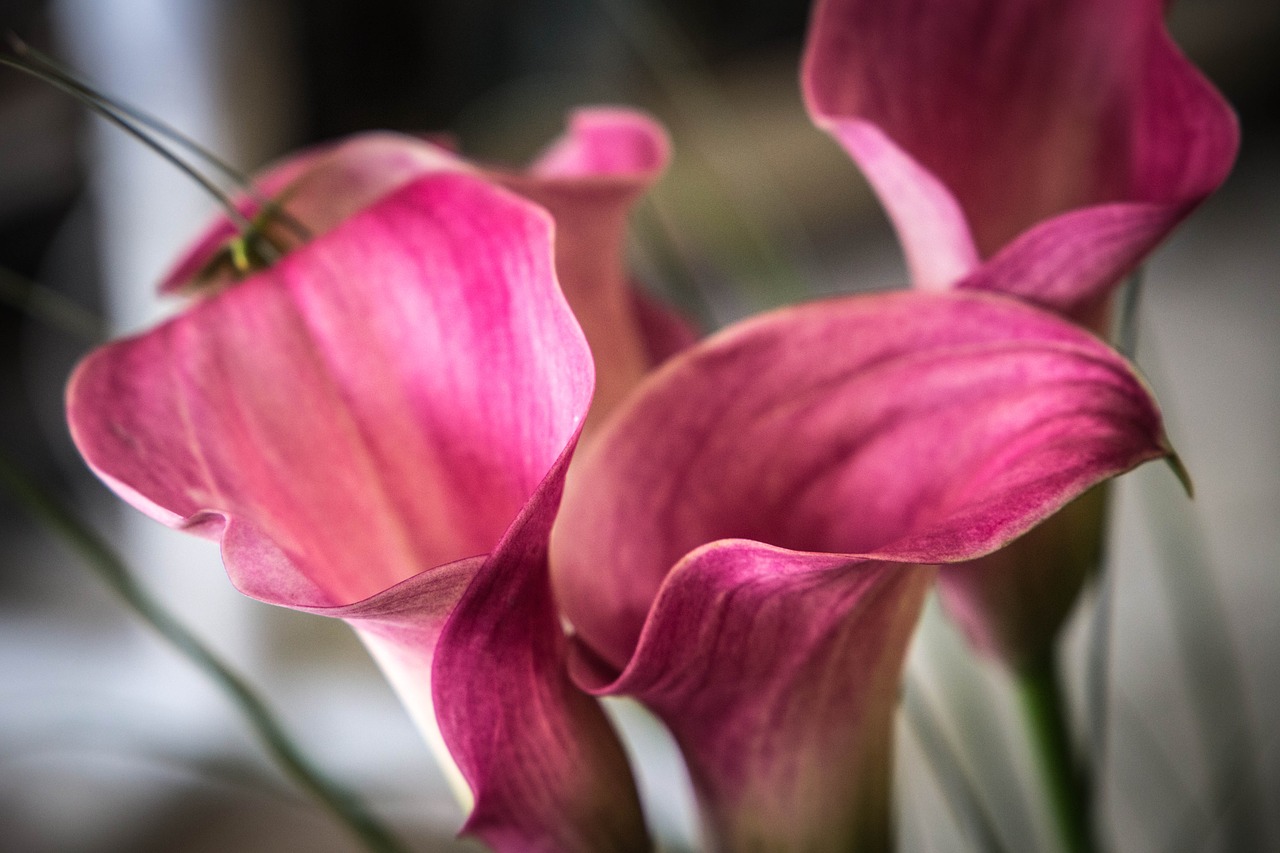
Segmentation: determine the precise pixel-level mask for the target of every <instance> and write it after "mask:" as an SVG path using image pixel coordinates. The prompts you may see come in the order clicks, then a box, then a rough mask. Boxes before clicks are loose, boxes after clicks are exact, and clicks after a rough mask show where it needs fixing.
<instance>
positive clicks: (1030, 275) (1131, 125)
mask: <svg viewBox="0 0 1280 853" xmlns="http://www.w3.org/2000/svg"><path fill="white" fill-rule="evenodd" d="M1166 5H1167V4H1166V3H1165V2H1164V0H1081V2H1072V3H1062V2H1054V1H1053V0H926V2H923V3H910V4H905V3H881V2H876V0H820V2H818V4H817V7H816V9H815V10H814V14H813V20H812V24H811V27H810V31H809V38H808V44H807V49H806V55H805V60H804V71H803V88H804V93H805V98H806V101H807V103H808V107H809V112H810V114H811V115H812V116H813V118H814V120H815V121H816V122H817V123H818V124H819V125H820V126H821V127H823V128H825V129H826V130H827V131H829V132H830V133H831V134H832V135H834V136H835V137H836V139H837V140H839V142H840V143H841V144H842V145H843V146H844V147H845V148H846V149H847V150H848V152H849V153H850V154H851V155H852V156H853V158H854V159H855V160H856V161H857V162H858V164H859V165H860V166H861V168H862V169H863V171H864V172H865V173H866V175H867V178H868V179H869V180H870V182H871V184H872V185H873V187H874V188H875V189H876V192H877V193H878V194H879V196H880V199H881V200H882V202H883V203H884V205H885V207H886V208H887V209H888V212H889V215H890V217H891V218H892V219H893V222H894V224H895V226H896V228H897V231H898V235H899V237H900V239H901V240H902V243H903V246H904V248H905V251H906V255H907V261H908V266H909V267H910V270H911V276H912V279H913V280H914V281H915V283H916V284H917V285H919V286H922V287H927V288H933V289H942V288H949V287H960V288H974V289H991V290H998V291H1001V292H1005V293H1010V294H1013V295H1016V296H1019V297H1021V298H1023V299H1026V300H1028V301H1031V302H1033V303H1036V304H1039V305H1042V306H1045V307H1048V308H1050V309H1052V310H1055V311H1059V312H1061V313H1064V314H1067V315H1069V316H1072V317H1074V318H1076V319H1077V320H1079V321H1082V322H1086V323H1090V324H1096V323H1098V322H1099V321H1100V317H1099V312H1100V309H1101V308H1102V307H1103V305H1104V303H1105V301H1106V298H1107V296H1108V295H1109V294H1110V292H1111V290H1112V289H1113V287H1114V286H1115V285H1116V284H1117V282H1119V281H1120V279H1121V278H1122V277H1123V276H1124V275H1125V274H1126V273H1127V272H1128V271H1129V270H1131V269H1133V268H1134V267H1135V266H1136V265H1137V264H1138V263H1139V262H1140V261H1141V260H1142V258H1144V257H1145V256H1146V255H1147V254H1148V253H1149V252H1150V251H1151V250H1152V249H1153V248H1154V247H1155V246H1156V245H1157V244H1158V243H1159V242H1160V241H1161V240H1162V239H1163V238H1164V237H1165V236H1166V235H1167V234H1168V233H1169V232H1170V230H1172V229H1173V227H1174V226H1175V225H1177V224H1178V222H1180V221H1181V220H1182V219H1183V217H1185V216H1186V215H1187V214H1188V213H1189V212H1190V211H1191V210H1192V209H1194V208H1195V207H1196V206H1197V205H1198V204H1199V203H1200V202H1201V201H1203V200H1204V199H1205V197H1206V196H1208V195H1209V194H1210V193H1212V192H1213V191H1214V190H1215V189H1216V188H1217V187H1218V186H1219V185H1220V184H1221V183H1222V181H1223V180H1224V179H1225V178H1226V176H1227V173H1228V171H1229V170H1230V168H1231V164H1232V161H1233V160H1234V158H1235V152H1236V149H1237V147H1238V142H1239V132H1238V128H1237V125H1236V121H1235V116H1234V114H1233V113H1232V111H1231V109H1230V107H1229V106H1228V105H1227V104H1226V102H1225V101H1224V100H1223V99H1222V97H1221V96H1220V95H1219V94H1218V93H1217V92H1216V91H1215V90H1214V89H1213V87H1212V86H1211V85H1210V84H1209V83H1208V82H1207V81H1206V80H1205V79H1204V78H1203V77H1202V76H1201V75H1200V74H1199V72H1197V71H1196V69H1195V68H1194V67H1193V66H1192V65H1191V64H1190V63H1189V62H1188V61H1187V60H1186V58H1184V57H1183V56H1182V54H1181V53H1179V51H1178V49H1177V47H1176V46H1175V45H1174V43H1173V41H1172V40H1171V39H1170V37H1169V34H1168V32H1167V31H1166V29H1165V24H1164V12H1165V6H1166ZM981 264H985V265H986V266H987V269H985V270H984V271H983V273H982V274H981V275H975V274H974V271H975V269H976V268H977V267H978V266H979V265H981Z"/></svg>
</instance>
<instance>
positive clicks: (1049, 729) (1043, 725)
mask: <svg viewBox="0 0 1280 853" xmlns="http://www.w3.org/2000/svg"><path fill="white" fill-rule="evenodd" d="M1016 677H1017V687H1018V699H1019V702H1020V705H1021V709H1022V715H1023V720H1024V722H1025V723H1026V726H1027V734H1028V735H1029V737H1030V739H1031V746H1032V749H1033V751H1034V753H1035V756H1034V757H1035V761H1036V765H1037V769H1038V770H1039V773H1040V777H1041V781H1042V783H1043V785H1044V791H1045V794H1046V796H1047V797H1048V798H1049V808H1050V811H1051V812H1052V816H1053V821H1054V824H1055V827H1056V829H1057V832H1058V837H1059V838H1060V839H1061V841H1062V846H1063V848H1064V849H1065V850H1068V851H1070V853H1092V851H1093V849H1094V847H1093V838H1092V834H1091V833H1090V831H1089V809H1088V796H1087V791H1086V789H1085V788H1086V786H1085V784H1084V778H1083V776H1082V775H1081V774H1080V772H1079V770H1078V768H1077V766H1076V763H1075V758H1074V756H1073V754H1072V750H1071V736H1070V733H1069V732H1068V730H1067V720H1066V714H1065V713H1064V708H1063V702H1062V699H1063V697H1062V692H1061V690H1060V688H1059V680H1058V666H1057V662H1056V660H1055V659H1054V656H1053V653H1052V652H1049V653H1047V654H1045V655H1043V656H1042V657H1041V658H1040V659H1038V660H1036V661H1033V662H1032V663H1031V664H1029V665H1027V666H1025V667H1023V668H1022V669H1021V670H1020V671H1019V672H1018V673H1017V676H1016Z"/></svg>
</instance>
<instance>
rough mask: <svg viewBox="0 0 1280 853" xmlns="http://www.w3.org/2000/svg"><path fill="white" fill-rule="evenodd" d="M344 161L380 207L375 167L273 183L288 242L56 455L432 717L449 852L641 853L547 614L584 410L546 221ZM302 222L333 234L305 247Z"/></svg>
mask: <svg viewBox="0 0 1280 853" xmlns="http://www.w3.org/2000/svg"><path fill="white" fill-rule="evenodd" d="M358 144H359V145H361V146H365V148H364V149H362V150H365V151H366V152H367V151H368V150H372V151H375V152H377V154H378V157H382V156H383V155H387V154H390V155H392V156H391V161H392V162H394V163H399V164H401V165H405V166H406V167H407V168H406V169H405V170H404V172H405V173H406V174H407V176H408V177H407V178H406V180H404V181H401V180H396V181H387V180H385V178H386V176H387V174H388V172H386V171H379V169H380V168H382V167H385V166H386V165H387V163H386V162H385V161H377V158H374V160H372V161H371V160H369V159H365V160H357V166H358V168H354V169H348V170H346V171H345V172H344V171H342V170H335V169H332V168H327V167H326V169H327V170H326V171H322V172H321V173H319V174H317V175H315V176H310V177H311V179H312V180H314V182H315V184H316V185H317V186H319V185H324V186H327V187H328V189H326V190H325V193H324V196H325V197H327V202H326V200H325V198H322V197H321V196H319V195H316V196H314V197H309V196H308V195H307V193H308V192H309V191H310V190H309V189H308V177H309V176H308V174H307V172H306V169H305V166H304V168H303V169H302V171H301V172H298V173H296V174H295V175H292V176H289V178H288V181H287V182H288V183H290V185H292V186H298V187H299V189H298V194H297V195H296V196H295V200H297V201H298V202H299V208H298V215H299V216H300V217H301V218H303V219H304V221H306V222H307V225H308V227H309V228H310V229H311V230H312V231H313V234H314V237H313V239H311V240H310V241H309V242H307V243H306V244H305V245H302V246H299V247H296V248H294V249H293V250H292V251H290V252H289V253H288V254H286V255H285V256H284V257H283V258H282V259H281V260H279V261H278V262H277V263H276V264H274V265H273V266H271V267H269V268H267V269H265V270H262V271H260V272H257V273H255V274H253V275H251V276H249V277H248V278H246V279H245V280H243V281H239V282H236V283H235V284H233V285H229V286H226V287H223V288H221V289H220V290H219V291H218V292H216V293H213V294H211V295H209V296H208V297H207V298H204V299H200V300H198V301H196V302H194V303H193V304H192V305H190V306H189V307H188V308H187V310H186V311H185V312H184V313H182V314H180V315H178V316H177V317H176V318H174V319H172V320H170V321H169V322H167V323H165V324H163V325H161V326H160V327H158V328H156V329H154V330H152V331H150V332H148V333H146V334H144V335H141V336H139V337H135V338H131V339H126V340H122V341H119V342H116V343H112V344H109V345H107V346H105V347H103V348H100V349H99V350H97V351H95V352H94V353H93V354H91V355H90V356H89V357H88V358H87V359H86V360H85V362H84V363H83V364H81V365H80V367H79V368H78V369H77V371H76V372H75V374H74V376H73V377H72V380H71V383H70V386H69V389H68V392H67V408H68V417H69V420H70V424H71V428H72V434H73V437H74V439H75V441H76V444H77V446H78V447H79V449H80V451H81V453H82V454H83V455H84V457H85V459H86V460H87V461H88V463H89V464H90V465H91V466H92V467H93V469H94V470H95V471H96V472H97V473H98V474H99V475H100V476H101V477H102V478H103V479H104V480H105V481H106V482H107V483H108V484H109V485H111V486H112V487H113V488H114V489H115V490H116V491H117V492H118V493H119V494H120V495H121V496H122V497H124V498H125V499H126V500H128V501H129V502H130V503H132V504H134V505H135V506H136V507H138V508H139V509H141V510H143V511H144V512H147V513H148V514H149V515H151V516H152V517H154V518H156V519H158V520H160V521H162V522H164V523H166V524H169V525H171V526H174V527H179V528H184V529H188V530H191V531H192V532H197V533H201V534H204V535H207V536H210V537H214V538H217V539H219V540H220V541H221V546H222V553H223V559H224V562H225V563H226V566H227V570H228V573H229V574H230V576H231V578H232V580H233V582H234V583H235V585H236V586H237V587H238V588H239V589H241V590H242V591H244V592H245V593H247V594H249V595H251V596H253V597H255V598H258V599H260V600H263V601H266V602H269V603H273V604H279V605H283V606H287V607H291V608H294V609H299V610H305V611H310V612H315V613H321V614H324V615H327V616H333V617H337V618H341V619H344V620H345V621H347V622H348V623H349V624H351V626H352V627H353V628H354V629H355V630H356V631H357V632H358V634H359V635H360V637H361V638H362V640H363V641H364V642H365V644H366V645H367V646H368V647H369V648H370V650H371V651H372V653H373V654H374V656H375V657H376V658H377V660H378V661H379V663H380V664H381V666H382V667H383V668H384V669H385V671H386V672H387V674H388V676H389V678H390V680H391V681H392V683H393V684H394V686H395V687H396V688H397V690H398V691H399V693H400V695H401V696H402V698H403V699H404V701H405V703H406V705H407V706H408V707H409V708H410V710H411V711H412V712H413V714H414V716H415V718H416V719H417V720H418V721H419V722H420V723H421V725H422V726H423V728H424V730H426V731H428V732H430V731H431V730H432V729H433V727H434V725H435V724H434V722H433V719H434V718H437V717H438V721H439V730H440V735H442V737H443V742H444V744H445V745H446V746H447V747H448V750H449V752H450V753H451V754H452V756H453V758H454V759H455V760H456V762H457V765H458V768H459V769H460V771H461V773H462V775H463V777H465V780H466V782H467V784H468V786H469V787H470V789H471V791H472V793H473V794H474V798H475V805H474V810H473V811H472V813H471V816H470V818H469V821H468V823H467V826H466V828H465V831H467V832H470V833H472V834H474V835H476V836H478V837H480V838H482V839H484V840H485V841H487V842H488V843H489V844H491V845H492V846H494V847H495V848H497V849H499V850H505V851H529V850H541V851H598V850H643V849H646V848H647V846H648V843H647V840H646V834H645V831H644V827H643V823H642V819H641V816H640V812H639V806H638V800H637V796H636V792H635V789H634V785H633V782H632V780H631V776H630V773H629V770H628V767H627V763H626V759H625V756H624V754H623V752H622V749H621V747H620V745H619V743H618V741H617V740H616V738H615V737H614V735H613V733H612V730H611V729H610V727H609V725H608V723H607V721H606V720H605V718H604V716H603V714H602V712H601V710H600V708H599V707H598V705H597V704H596V702H595V700H593V699H591V698H590V697H588V696H586V695H585V694H583V693H582V692H580V691H579V690H577V688H575V687H574V685H573V684H572V683H571V682H570V681H569V678H568V676H567V674H566V672H565V668H564V658H565V654H566V645H565V639H564V635H563V631H562V629H561V626H560V622H559V618H558V616H557V614H556V612H555V610H554V608H553V606H552V602H551V592H550V587H549V579H548V573H547V548H548V538H549V531H550V527H551V523H552V520H553V519H554V517H555V513H556V510H557V506H558V504H559V500H560V495H561V492H562V489H563V485H564V476H565V470H566V468H567V466H568V462H569V459H570V457H571V455H572V453H573V450H574V447H575V444H576V442H577V437H578V433H579V431H580V429H581V426H582V423H583V421H584V420H585V418H586V416H587V412H588V407H589V405H590V400H591V395H592V388H593V384H592V383H593V366H592V360H591V354H590V351H589V349H588V346H587V343H586V341H585V339H584V338H583V336H582V333H581V330H580V328H579V326H578V324H577V323H576V322H575V320H574V317H573V314H572V313H571V311H570V309H569V306H568V304H567V303H566V302H565V299H564V296H563V294H562V292H561V290H560V288H559V287H558V285H557V282H556V277H555V272H554V259H553V246H552V223H551V220H550V218H549V217H548V216H547V215H546V214H545V212H543V211H542V210H540V209H539V208H537V207H535V206H533V205H531V204H529V203H528V202H526V201H524V200H521V199H519V198H518V197H516V196H514V195H512V194H511V193H509V192H507V191H505V190H502V189H499V188H497V187H495V186H493V185H492V184H490V183H488V182H485V181H483V180H481V179H480V177H478V176H477V175H475V174H474V173H469V170H463V171H459V170H458V169H457V168H456V167H455V166H454V165H452V163H451V162H450V161H449V158H448V157H447V156H446V155H443V154H442V153H440V152H439V151H438V150H437V149H432V151H431V152H428V153H427V154H425V155H424V154H423V152H422V151H420V150H415V151H412V152H410V153H409V155H408V156H407V157H406V156H405V152H406V151H407V150H408V149H406V148H405V146H404V145H403V144H402V143H401V142H399V141H398V140H395V139H394V138H386V137H373V138H367V139H365V140H363V141H361V142H360V143H358ZM388 145H389V147H388ZM335 150H336V151H337V152H339V153H340V152H341V151H342V150H343V149H341V148H339V149H335ZM322 156H323V155H322ZM375 161H377V163H378V165H379V168H375V169H363V167H364V166H365V165H368V164H369V163H370V162H375ZM441 163H443V164H444V168H443V170H441V169H440V168H438V167H439V166H440V165H441ZM313 165H314V164H313ZM330 165H332V164H330ZM286 168H288V167H286ZM344 181H345V182H346V183H344ZM388 183H391V184H394V186H393V187H389V186H387V184H388ZM342 187H346V188H347V190H349V191H351V193H352V195H351V196H349V197H348V196H344V195H343V190H342V189H341V188H342ZM370 187H372V188H373V189H372V190H370V191H368V192H365V190H367V189H369V188H370ZM331 192H332V193H336V195H332V194H331ZM309 199H310V200H309ZM360 201H363V202H365V205H364V206H363V207H361V206H360V203H359V202H360ZM313 202H314V207H313ZM325 203H329V204H336V205H338V206H339V208H342V207H343V206H345V209H343V210H342V213H341V215H340V216H339V215H329V216H328V218H327V219H326V218H323V217H322V218H319V219H318V218H317V216H318V215H320V214H321V212H322V211H327V210H329V208H327V207H325V206H324V205H325ZM216 244H217V241H210V240H205V241H204V242H202V243H201V244H200V246H199V247H198V249H197V255H196V257H193V258H192V259H190V261H189V263H187V264H186V265H185V266H184V267H183V268H184V269H188V270H194V269H198V268H199V267H200V266H201V265H202V263H203V260H204V258H205V257H207V255H208V253H209V252H210V251H211V250H212V249H213V247H214V246H216Z"/></svg>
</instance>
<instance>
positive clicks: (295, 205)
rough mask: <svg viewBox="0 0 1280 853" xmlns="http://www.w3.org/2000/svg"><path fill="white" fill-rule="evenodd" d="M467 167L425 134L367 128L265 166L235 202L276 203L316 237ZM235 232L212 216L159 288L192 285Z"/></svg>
mask: <svg viewBox="0 0 1280 853" xmlns="http://www.w3.org/2000/svg"><path fill="white" fill-rule="evenodd" d="M470 170H471V169H470V167H469V166H468V165H467V164H466V163H465V161H462V160H460V159H458V158H457V157H455V156H454V155H453V154H452V152H450V151H448V150H447V149H445V148H442V147H440V146H437V145H432V144H430V143H428V142H426V141H424V140H422V139H419V138H416V137H412V136H404V135H402V134H398V133H388V132H374V133H364V134H359V135H356V136H352V137H349V138H347V139H344V140H342V141H341V142H339V143H336V144H328V145H319V146H316V147H314V148H311V149H308V150H305V151H302V152H300V153H298V154H294V155H292V156H290V157H288V158H286V159H284V160H282V161H281V162H280V163H277V164H275V165H274V166H272V167H270V168H268V169H266V170H265V171H264V172H263V173H262V174H260V175H258V176H256V177H255V178H254V182H253V184H254V192H255V193H256V195H255V196H253V197H248V196H246V197H242V198H240V199H238V200H237V203H236V207H237V208H238V209H239V210H240V212H241V213H242V214H244V215H245V216H246V217H248V218H250V219H252V218H253V217H254V216H255V215H256V214H257V213H259V211H260V210H261V208H262V203H261V201H260V200H259V199H263V198H265V199H272V200H275V201H277V202H279V203H280V204H281V205H282V206H283V207H284V208H285V209H286V210H287V212H288V214H289V216H291V217H293V219H294V220H296V221H297V222H298V223H300V224H301V225H302V226H303V227H304V228H305V229H306V230H307V232H308V233H309V234H310V235H312V236H319V235H321V234H324V233H326V232H328V231H329V230H331V229H332V228H334V227H335V226H336V225H338V224H339V223H340V222H343V221H345V220H346V219H347V218H349V217H350V216H351V215H353V214H355V213H356V212H358V211H360V210H363V209H364V208H366V207H368V206H369V205H371V204H373V203H375V202H377V201H378V200H379V199H381V198H383V197H384V196H386V195H388V194H389V193H391V192H393V191H395V190H397V189H400V188H401V187H403V186H405V185H406V184H408V183H411V182H412V181H414V180H416V179H417V178H420V177H423V176H424V175H428V174H432V173H434V172H441V171H454V172H464V171H470ZM279 230H281V231H283V232H284V234H285V236H287V237H290V238H291V241H290V242H297V240H298V239H299V238H298V235H292V234H289V233H288V231H287V229H279ZM237 233H238V230H237V228H236V225H235V224H234V223H233V222H231V220H230V219H228V218H227V217H226V216H219V217H217V219H216V220H215V221H214V222H213V223H212V224H211V225H209V226H208V228H206V229H205V231H204V233H203V234H201V235H200V237H199V238H197V239H196V240H195V241H194V242H193V244H192V246H191V248H190V249H189V250H188V251H187V252H186V254H184V255H183V256H182V258H181V259H179V261H178V262H177V264H175V265H174V267H173V269H172V270H171V271H170V272H169V273H168V274H167V275H165V277H164V278H163V279H162V280H161V283H160V292H161V293H176V292H178V291H181V290H182V289H183V288H185V287H187V286H189V285H190V284H191V283H192V282H193V280H195V279H196V278H197V277H198V276H199V275H200V273H201V271H202V270H203V269H204V268H205V267H206V265H207V264H208V263H209V262H210V260H211V259H212V258H213V256H214V255H215V254H216V252H217V251H218V249H220V248H221V247H222V246H223V245H224V244H225V243H226V242H227V241H228V240H230V239H231V238H233V237H235V236H236V234H237Z"/></svg>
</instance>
